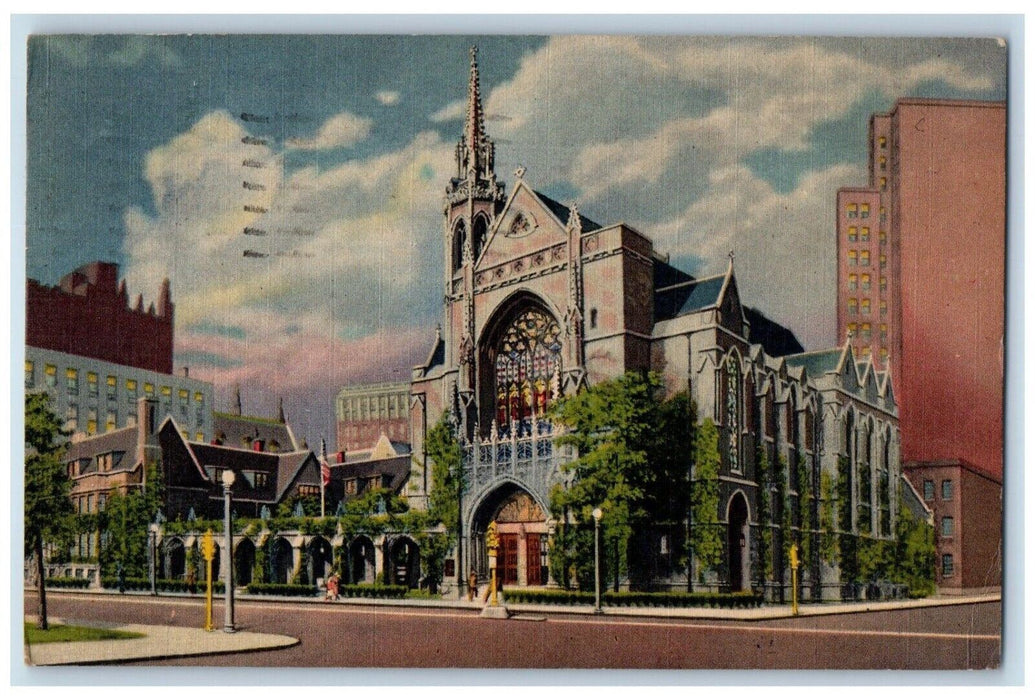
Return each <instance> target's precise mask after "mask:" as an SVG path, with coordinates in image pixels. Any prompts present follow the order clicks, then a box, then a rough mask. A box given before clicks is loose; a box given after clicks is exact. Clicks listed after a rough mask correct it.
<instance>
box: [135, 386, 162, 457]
mask: <svg viewBox="0 0 1035 700" xmlns="http://www.w3.org/2000/svg"><path fill="white" fill-rule="evenodd" d="M157 423H158V402H157V401H155V400H154V399H151V398H148V397H146V396H141V397H140V398H139V399H137V462H143V461H144V458H145V454H144V448H145V446H146V445H147V443H148V441H149V440H150V439H151V436H152V435H154V434H155V431H156V430H157V429H158V425H157Z"/></svg>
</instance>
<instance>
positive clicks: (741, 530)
mask: <svg viewBox="0 0 1035 700" xmlns="http://www.w3.org/2000/svg"><path fill="white" fill-rule="evenodd" d="M726 518H727V523H728V525H727V543H728V547H727V551H728V552H729V582H730V591H731V592H733V593H736V592H738V591H743V590H746V589H749V588H750V587H751V574H750V566H749V565H750V551H751V547H750V545H749V543H748V536H749V531H748V507H747V500H746V499H745V498H744V494H743V493H741V492H739V491H738V492H737V493H735V494H734V495H733V498H731V499H730V502H729V507H728V509H727V511H726Z"/></svg>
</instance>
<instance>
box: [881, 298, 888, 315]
mask: <svg viewBox="0 0 1035 700" xmlns="http://www.w3.org/2000/svg"><path fill="white" fill-rule="evenodd" d="M880 315H881V317H882V318H883V317H884V316H887V315H888V302H886V301H881V303H880Z"/></svg>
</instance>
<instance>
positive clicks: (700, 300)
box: [654, 274, 726, 321]
mask: <svg viewBox="0 0 1035 700" xmlns="http://www.w3.org/2000/svg"><path fill="white" fill-rule="evenodd" d="M725 286H726V275H725V274H721V275H715V276H713V277H705V278H704V279H699V280H697V279H692V278H691V280H690V281H689V282H680V283H677V284H674V285H672V286H670V287H662V288H658V289H657V290H655V292H654V318H655V320H656V321H667V320H669V319H673V318H676V317H678V316H684V315H686V314H690V313H694V312H695V311H701V310H702V309H709V308H713V307H715V306H718V304H719V302H720V301H721V299H722V290H723V289H724V288H725Z"/></svg>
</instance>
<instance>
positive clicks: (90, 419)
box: [86, 408, 97, 435]
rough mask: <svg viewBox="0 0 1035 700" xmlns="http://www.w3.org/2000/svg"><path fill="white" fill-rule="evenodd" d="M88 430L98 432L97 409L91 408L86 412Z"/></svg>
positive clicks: (90, 433)
mask: <svg viewBox="0 0 1035 700" xmlns="http://www.w3.org/2000/svg"><path fill="white" fill-rule="evenodd" d="M86 432H87V433H88V434H89V435H93V434H94V433H96V432H97V409H96V408H90V409H87V412H86Z"/></svg>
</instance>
